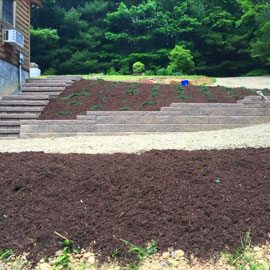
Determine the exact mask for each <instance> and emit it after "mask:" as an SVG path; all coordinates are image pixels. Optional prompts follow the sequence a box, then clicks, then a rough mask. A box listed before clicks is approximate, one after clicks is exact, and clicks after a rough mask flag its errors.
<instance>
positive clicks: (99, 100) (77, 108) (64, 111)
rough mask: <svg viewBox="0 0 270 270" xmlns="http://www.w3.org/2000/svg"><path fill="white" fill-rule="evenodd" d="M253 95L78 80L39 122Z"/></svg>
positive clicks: (241, 91)
mask: <svg viewBox="0 0 270 270" xmlns="http://www.w3.org/2000/svg"><path fill="white" fill-rule="evenodd" d="M127 92H128V93H127ZM74 94H75V95H74ZM252 94H254V92H252V90H249V89H244V88H225V87H205V86H203V87H198V86H189V87H186V88H183V87H182V89H179V85H164V84H138V83H121V82H107V81H90V80H81V81H79V82H77V83H75V84H73V85H71V86H69V87H68V88H67V89H66V90H65V91H64V92H63V93H62V94H61V95H60V96H59V97H57V98H56V99H54V100H52V101H50V103H49V105H48V106H47V107H46V108H45V110H44V111H43V112H42V114H41V116H40V119H76V116H77V115H79V114H85V113H86V111H93V110H98V111H121V110H128V111H138V110H139V111H158V110H160V108H161V107H166V106H170V104H171V103H173V102H192V103H194V102H198V103H205V102H220V103H231V102H232V103H234V102H236V101H237V100H239V99H242V98H243V97H244V96H248V95H252Z"/></svg>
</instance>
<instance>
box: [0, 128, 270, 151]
mask: <svg viewBox="0 0 270 270" xmlns="http://www.w3.org/2000/svg"><path fill="white" fill-rule="evenodd" d="M243 147H256V148H260V147H270V123H268V124H264V125H257V126H251V127H246V128H238V129H227V130H218V131H206V132H192V133H165V134H147V135H125V136H89V137H69V138H44V139H17V140H0V152H23V151H44V152H46V153H88V154H97V153H110V154H111V153H117V152H124V153H140V152H143V151H148V150H152V149H158V150H164V149H179V150H182V149H183V150H199V149H229V148H243Z"/></svg>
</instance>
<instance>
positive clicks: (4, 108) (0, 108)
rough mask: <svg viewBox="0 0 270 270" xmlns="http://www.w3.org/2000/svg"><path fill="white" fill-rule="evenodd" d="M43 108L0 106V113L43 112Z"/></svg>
mask: <svg viewBox="0 0 270 270" xmlns="http://www.w3.org/2000/svg"><path fill="white" fill-rule="evenodd" d="M43 109H44V106H42V107H41V106H11V107H8V106H0V112H8V113H9V112H10V113H11V112H19V113H24V112H41V111H43Z"/></svg>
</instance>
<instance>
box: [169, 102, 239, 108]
mask: <svg viewBox="0 0 270 270" xmlns="http://www.w3.org/2000/svg"><path fill="white" fill-rule="evenodd" d="M235 106H241V105H239V104H237V103H171V105H170V107H171V108H186V107H188V108H190V107H192V108H193V107H195V108H198V107H200V108H234V107H235ZM166 108H167V107H166Z"/></svg>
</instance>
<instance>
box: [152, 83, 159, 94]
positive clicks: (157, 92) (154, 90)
mask: <svg viewBox="0 0 270 270" xmlns="http://www.w3.org/2000/svg"><path fill="white" fill-rule="evenodd" d="M151 95H152V97H158V96H159V95H160V86H159V85H154V86H152V87H151Z"/></svg>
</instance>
